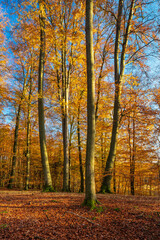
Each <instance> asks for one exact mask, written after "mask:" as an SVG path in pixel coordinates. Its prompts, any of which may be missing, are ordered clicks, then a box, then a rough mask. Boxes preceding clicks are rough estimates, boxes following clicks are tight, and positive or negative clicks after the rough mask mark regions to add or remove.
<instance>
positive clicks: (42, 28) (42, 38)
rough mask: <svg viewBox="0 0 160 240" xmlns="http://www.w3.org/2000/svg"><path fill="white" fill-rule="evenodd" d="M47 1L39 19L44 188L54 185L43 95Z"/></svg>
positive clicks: (39, 93)
mask: <svg viewBox="0 0 160 240" xmlns="http://www.w3.org/2000/svg"><path fill="white" fill-rule="evenodd" d="M44 3H45V1H42V0H39V10H40V15H39V21H40V55H39V71H38V120H39V138H40V149H41V160H42V166H43V172H44V183H45V185H44V188H50V187H52V178H51V173H50V167H49V161H48V154H47V147H46V134H45V119H44V97H43V82H44V63H45V6H44Z"/></svg>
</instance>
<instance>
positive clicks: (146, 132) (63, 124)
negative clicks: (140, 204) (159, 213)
mask: <svg viewBox="0 0 160 240" xmlns="http://www.w3.org/2000/svg"><path fill="white" fill-rule="evenodd" d="M39 2H42V3H43V4H44V9H45V10H44V14H45V16H44V17H45V29H43V30H44V33H45V48H44V51H45V56H44V83H43V98H44V115H45V128H46V146H47V153H48V160H49V167H50V172H51V178H52V185H53V189H54V191H61V190H62V189H63V190H66V191H71V192H81V191H84V190H85V189H84V181H85V160H86V159H85V158H86V139H87V73H86V71H87V70H86V69H87V68H86V45H85V1H77V0H70V1H65V0H64V1H58V0H56V1H51V0H47V1H37V0H36V1H35V0H32V1H20V4H19V5H18V6H17V5H16V4H15V6H16V7H15V9H14V11H15V12H14V15H15V18H16V21H15V22H10V23H7V20H6V19H7V18H5V17H4V14H3V12H4V10H3V9H2V8H0V187H7V186H8V184H9V183H10V182H11V180H13V181H12V187H13V188H17V189H21V190H22V189H25V187H26V184H27V183H26V181H27V180H26V179H27V176H28V179H29V180H28V181H29V183H28V189H42V188H43V187H44V172H43V166H42V162H41V152H40V146H39V130H38V98H39V93H38V71H39V64H40V63H39V59H40V50H41V46H42V45H41V42H40V41H41V39H40V31H41V30H42V29H41V25H40V22H39V21H40V19H39V15H40V9H39ZM117 2H118V1H110V0H108V1H103V0H101V1H94V9H93V12H94V22H93V45H94V61H95V63H94V75H95V121H96V129H95V182H96V191H97V192H99V191H100V190H101V184H102V180H103V178H104V176H105V175H107V174H108V175H110V176H111V191H112V192H115V193H119V194H137V195H158V194H159V192H160V189H159V180H160V162H159V161H160V160H159V158H160V152H159V141H160V139H159V133H160V117H159V114H160V104H159V103H160V87H159V85H158V81H159V76H158V75H156V76H155V74H154V69H155V68H156V61H157V60H154V61H155V63H153V58H152V57H153V55H154V59H157V58H156V57H157V55H158V51H159V48H158V47H159V46H158V44H159V39H158V17H157V16H156V14H155V12H154V11H152V9H153V7H154V6H155V5H154V3H153V6H150V5H149V4H148V3H147V1H142V0H139V1H135V5H134V8H133V17H132V18H131V23H130V29H129V31H128V40H127V44H126V46H125V47H126V49H125V56H124V55H123V54H121V51H122V49H123V47H124V44H125V39H124V37H125V31H126V28H127V19H128V18H129V9H130V4H131V2H132V1H130V0H126V1H124V8H123V10H122V16H121V25H120V29H119V40H118V44H119V50H118V53H117V54H118V55H117V56H118V58H119V59H120V55H121V57H122V58H123V57H124V61H125V70H124V73H123V76H122V79H121V80H120V81H121V87H120V94H121V97H120V100H119V101H120V104H119V112H118V126H119V129H118V133H117V144H116V155H115V159H114V163H113V166H112V168H111V170H110V171H109V172H105V165H106V161H107V156H108V154H109V149H110V141H111V133H112V123H113V111H114V109H113V108H114V97H115V88H116V87H117V85H116V84H117V82H116V81H115V79H114V74H115V65H114V61H113V58H114V52H115V41H116V22H117V16H118V3H117ZM150 4H151V5H152V3H150ZM150 9H151V11H150ZM8 15H9V13H8ZM43 20H44V19H43ZM7 24H8V25H7ZM5 27H6V29H5ZM8 29H9V31H10V37H9V33H8V32H7V31H8ZM117 61H118V60H117ZM18 114H19V115H18ZM17 117H19V123H18V126H17V127H18V128H17V130H18V134H17V139H16V140H17V146H16V150H14V144H15V129H16V122H17ZM27 129H28V130H27ZM14 156H16V161H15V160H13V159H14ZM64 156H65V161H64ZM13 161H15V166H14V168H15V172H14V174H13V175H14V176H12V174H11V173H12V168H13ZM64 162H65V164H64ZM65 166H66V169H65V168H64V167H65ZM27 169H28V170H27ZM64 174H65V175H67V177H68V178H67V182H66V184H67V185H65V187H64ZM6 201H7V200H6ZM27 204H29V203H27ZM44 211H45V210H44ZM67 214H69V213H67ZM44 215H45V216H46V218H47V215H46V213H45V212H44ZM0 228H1V226H0Z"/></svg>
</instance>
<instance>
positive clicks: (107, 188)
mask: <svg viewBox="0 0 160 240" xmlns="http://www.w3.org/2000/svg"><path fill="white" fill-rule="evenodd" d="M134 2H135V0H132V1H131V6H130V13H129V17H128V22H127V26H126V29H125V33H124V37H123V43H122V51H121V55H119V52H120V47H119V43H120V31H121V19H122V10H123V4H124V3H123V0H119V6H118V16H117V23H116V39H115V51H114V77H115V97H114V110H113V125H112V134H111V143H110V149H109V154H108V158H107V162H106V167H105V173H104V177H103V181H102V185H101V192H104V193H105V192H107V193H110V192H111V179H112V168H113V163H114V159H115V156H116V144H117V136H118V129H119V109H120V98H121V87H122V79H123V75H124V69H125V54H126V47H127V44H128V36H129V32H130V26H131V20H132V17H133V10H134ZM119 58H120V64H119Z"/></svg>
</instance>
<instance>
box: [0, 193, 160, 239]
mask: <svg viewBox="0 0 160 240" xmlns="http://www.w3.org/2000/svg"><path fill="white" fill-rule="evenodd" d="M97 196H98V200H99V201H100V202H101V204H100V205H98V206H97V208H96V209H94V210H89V209H88V208H87V207H82V206H81V204H82V202H83V200H84V194H74V193H42V192H31V191H29V192H26V191H21V192H20V191H0V239H9V240H10V239H11V240H12V239H16V240H18V239H25V240H27V239H39V240H45V239H46V240H51V239H60V240H65V239H92V240H94V239H97V240H101V239H109V240H116V239H117V240H123V239H125V240H126V239H127V240H128V239H136V240H138V239H143V240H144V239H147V240H154V239H155V240H158V239H160V209H159V199H158V197H140V196H135V197H133V196H121V195H101V194H98V195H97Z"/></svg>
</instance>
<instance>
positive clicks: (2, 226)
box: [0, 224, 8, 229]
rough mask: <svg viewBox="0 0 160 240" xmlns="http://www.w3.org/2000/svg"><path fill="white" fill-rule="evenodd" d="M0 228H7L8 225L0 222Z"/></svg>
mask: <svg viewBox="0 0 160 240" xmlns="http://www.w3.org/2000/svg"><path fill="white" fill-rule="evenodd" d="M0 228H1V229H5V228H8V225H7V224H1V225H0Z"/></svg>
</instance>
